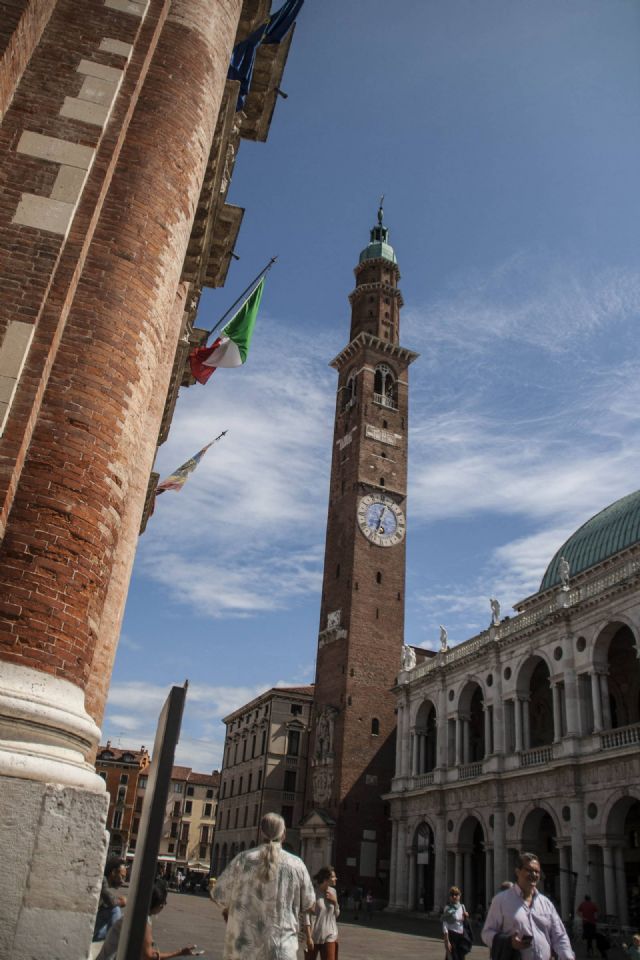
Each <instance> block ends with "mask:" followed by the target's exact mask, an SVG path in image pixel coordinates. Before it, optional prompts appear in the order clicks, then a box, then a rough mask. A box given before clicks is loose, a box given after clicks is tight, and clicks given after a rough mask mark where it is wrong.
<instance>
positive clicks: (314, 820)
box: [301, 205, 417, 896]
mask: <svg viewBox="0 0 640 960" xmlns="http://www.w3.org/2000/svg"><path fill="white" fill-rule="evenodd" d="M355 277H356V285H355V289H354V290H353V292H352V293H351V294H350V296H349V300H350V302H351V330H350V339H349V343H348V344H347V346H346V347H345V348H344V350H342V352H341V353H340V354H338V356H337V357H336V358H335V359H334V360H333V361H332V363H331V365H332V366H333V367H334V368H335V369H336V370H337V372H338V389H337V399H336V413H335V429H334V439H333V458H332V464H331V485H330V492H329V512H328V520H327V535H326V546H325V561H324V579H323V586H322V602H321V607H320V631H319V636H318V653H317V663H316V679H315V692H314V709H313V721H312V737H311V741H310V758H309V775H308V777H307V802H306V809H307V811H308V812H307V814H306V816H305V818H304V820H303V822H302V824H301V838H302V841H303V856H304V859H305V861H306V862H307V865H308V866H309V868H310V870H311V871H312V872H315V871H316V870H317V869H318V868H319V867H320V866H322V865H324V864H327V863H333V864H335V866H336V870H337V871H338V877H339V883H340V885H343V884H344V885H346V886H349V887H352V886H355V885H357V884H359V885H361V886H362V887H364V888H365V889H368V888H371V890H372V892H373V893H374V896H375V895H377V896H381V895H384V893H385V891H386V888H387V881H388V874H389V858H390V825H389V820H388V815H387V814H386V811H385V809H384V803H383V801H382V800H381V796H382V794H384V793H386V792H387V791H389V790H390V787H391V778H392V776H393V769H394V754H395V715H394V699H393V697H392V695H391V693H390V688H391V687H392V686H393V684H394V681H395V677H396V675H397V673H398V671H399V670H400V659H401V653H402V645H403V642H404V588H405V533H406V495H407V430H408V369H409V365H410V364H411V363H412V362H413V361H414V360H415V359H416V357H417V354H415V353H412V352H411V351H410V350H406V349H405V348H404V347H401V346H400V343H399V328H400V308H401V306H402V302H403V301H402V295H401V293H400V290H399V289H398V280H399V279H400V271H399V270H398V264H397V260H396V255H395V253H394V251H393V248H392V247H391V246H390V244H389V231H388V230H387V228H386V227H385V226H384V223H383V211H382V205H381V206H380V209H379V210H378V223H377V225H376V226H374V227H373V229H372V230H371V239H370V241H369V243H368V244H367V246H366V247H365V248H364V250H363V251H362V253H361V254H360V258H359V261H358V265H357V267H356V268H355Z"/></svg>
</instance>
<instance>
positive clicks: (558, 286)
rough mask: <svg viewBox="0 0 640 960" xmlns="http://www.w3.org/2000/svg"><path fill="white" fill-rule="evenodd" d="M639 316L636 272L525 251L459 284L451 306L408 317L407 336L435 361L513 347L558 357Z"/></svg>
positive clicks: (639, 288) (446, 304)
mask: <svg viewBox="0 0 640 960" xmlns="http://www.w3.org/2000/svg"><path fill="white" fill-rule="evenodd" d="M639 312H640V276H639V275H638V273H637V272H636V271H631V270H623V269H614V268H610V269H606V270H600V271H592V272H588V271H586V270H584V268H580V267H578V265H576V264H570V263H567V262H566V261H565V262H556V263H550V262H549V261H546V260H545V259H544V258H543V257H540V256H535V255H533V254H532V253H530V252H526V251H520V252H518V253H516V254H514V255H513V256H512V257H510V258H509V259H507V260H506V261H505V262H503V263H501V264H498V265H496V266H495V267H494V268H493V269H492V270H490V271H487V272H486V273H484V274H479V273H477V272H476V273H474V274H467V275H465V276H458V277H456V278H455V280H454V282H453V283H452V286H451V290H450V293H449V295H448V296H447V297H446V298H442V299H440V300H439V301H437V302H435V303H432V304H430V305H429V306H428V308H426V309H424V308H422V309H416V308H413V309H410V310H407V311H405V314H404V315H403V328H404V332H405V337H407V338H408V339H409V338H410V339H411V340H412V341H415V342H416V343H417V344H418V347H419V344H420V342H421V341H424V342H425V343H426V344H428V346H429V349H430V351H434V350H435V351H436V353H437V352H438V351H439V350H440V348H442V347H443V346H444V347H454V348H455V349H460V350H464V352H465V353H466V354H469V353H473V352H486V351H491V350H493V351H495V350H496V349H499V348H500V345H501V344H502V343H504V341H515V342H516V344H517V345H519V346H521V345H523V344H530V345H532V346H535V347H538V348H542V349H544V350H545V351H547V352H548V353H551V354H558V353H563V352H565V351H568V350H571V351H573V350H574V349H575V346H576V342H577V341H578V340H579V339H585V338H588V337H589V335H591V334H593V333H595V332H597V331H599V330H602V329H603V328H608V327H611V326H612V325H613V324H617V323H621V322H628V321H629V320H632V319H634V318H635V317H636V316H637V314H638V313H639ZM497 369H498V370H499V368H497Z"/></svg>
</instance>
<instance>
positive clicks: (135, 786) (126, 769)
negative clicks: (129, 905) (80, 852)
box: [96, 741, 220, 877]
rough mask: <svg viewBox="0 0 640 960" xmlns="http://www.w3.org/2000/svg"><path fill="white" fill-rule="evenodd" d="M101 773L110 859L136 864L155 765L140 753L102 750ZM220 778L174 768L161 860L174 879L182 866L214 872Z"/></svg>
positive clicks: (142, 750) (215, 774)
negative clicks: (117, 858) (144, 805)
mask: <svg viewBox="0 0 640 960" xmlns="http://www.w3.org/2000/svg"><path fill="white" fill-rule="evenodd" d="M96 771H97V772H98V774H99V775H100V776H101V777H102V779H103V780H104V781H105V783H106V786H107V791H108V793H109V814H108V819H107V827H108V830H109V856H114V857H116V856H117V857H122V858H123V859H128V860H129V861H131V860H133V858H134V856H135V852H136V844H137V840H138V833H139V830H140V818H141V816H142V805H143V803H144V798H145V793H146V789H147V783H148V781H149V775H150V773H151V761H150V759H149V754H148V752H147V750H146V748H145V747H141V748H140V750H130V749H126V748H125V749H120V748H116V747H112V746H111V743H110V741H109V742H107V745H106V746H105V747H100V749H99V750H98V756H97V759H96ZM219 786H220V774H219V773H218V771H217V770H214V771H213V773H197V772H195V771H194V770H192V769H191V767H174V768H173V770H172V771H171V785H170V788H169V797H168V800H167V808H166V815H165V822H164V829H163V833H162V841H161V844H160V851H159V856H158V860H159V862H161V863H164V864H165V869H166V873H167V875H168V876H169V877H171V876H172V875H173V874H174V873H175V872H176V871H177V869H178V868H180V869H182V870H183V871H184V872H185V873H186V871H187V870H199V871H206V872H208V871H209V865H210V863H211V847H212V842H213V832H214V828H215V822H216V807H217V803H218V791H219Z"/></svg>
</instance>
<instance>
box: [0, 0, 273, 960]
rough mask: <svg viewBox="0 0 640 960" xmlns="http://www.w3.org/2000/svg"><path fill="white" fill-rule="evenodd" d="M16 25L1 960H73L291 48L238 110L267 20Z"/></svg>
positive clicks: (0, 639)
mask: <svg viewBox="0 0 640 960" xmlns="http://www.w3.org/2000/svg"><path fill="white" fill-rule="evenodd" d="M0 6H1V13H2V15H1V16H0V110H1V111H2V113H1V116H2V122H1V125H0V181H1V182H2V191H1V196H0V261H1V266H0V303H1V304H2V306H1V308H0V537H1V538H2V541H1V543H0V660H1V661H2V677H1V679H0V797H1V798H2V799H1V802H2V804H3V807H4V805H5V804H6V805H7V808H8V809H9V810H11V809H15V808H19V809H21V810H23V811H24V816H23V824H24V830H23V835H22V837H21V840H20V843H19V844H18V845H17V846H16V845H15V836H14V834H13V832H10V833H6V834H5V833H4V832H0V849H2V853H3V858H4V862H5V874H4V876H5V880H4V882H3V881H0V899H1V900H2V902H3V903H4V904H5V910H4V911H3V913H4V915H3V917H2V920H0V955H2V956H5V955H6V956H9V955H11V956H12V957H14V958H15V960H21V958H23V957H31V956H34V955H36V956H47V957H48V958H49V960H58V958H60V960H63V958H64V960H66V958H67V957H69V956H70V955H74V956H82V955H84V954H85V952H86V951H85V947H86V945H87V944H88V941H89V939H90V934H91V920H92V916H93V913H94V911H95V906H96V902H97V896H98V890H99V881H100V875H101V870H102V863H103V861H104V857H105V854H106V841H105V830H104V827H105V822H106V816H107V796H106V793H105V789H104V782H103V780H102V778H100V777H99V776H97V774H96V772H95V769H94V767H93V763H92V758H93V756H94V753H95V749H96V747H97V745H98V742H99V724H100V723H101V721H102V715H103V710H104V703H105V699H106V695H107V690H108V686H109V679H110V675H111V669H112V664H113V659H114V656H115V650H116V645H117V640H118V635H119V630H120V624H121V619H122V612H123V608H124V603H125V598H126V593H127V589H128V583H129V578H130V573H131V567H132V563H133V557H134V552H135V546H136V541H137V537H138V531H139V529H140V526H141V522H143V521H144V518H145V515H146V513H148V508H149V505H150V502H151V499H152V493H153V484H154V478H153V475H152V481H151V487H150V484H149V477H150V472H151V469H152V466H153V461H154V456H155V452H156V447H157V444H158V443H159V442H162V441H163V440H164V439H165V438H166V433H167V430H168V427H169V423H170V420H171V415H172V411H173V406H174V404H175V400H176V395H177V391H178V388H179V386H180V384H181V383H183V382H185V374H184V364H185V357H186V353H187V352H188V349H189V345H190V342H198V341H199V338H200V334H199V333H198V332H197V331H196V330H194V329H193V322H194V318H195V312H196V309H197V305H198V300H199V296H200V292H201V290H202V287H203V286H204V285H209V286H220V285H221V284H222V283H223V282H224V278H225V275H226V270H227V267H228V264H229V261H230V257H231V253H232V251H233V244H234V241H235V237H236V234H237V231H238V229H239V226H240V222H241V219H242V210H241V209H240V208H237V207H232V206H230V205H228V204H227V203H226V193H227V189H228V185H229V180H230V177H231V174H232V171H233V165H234V161H235V157H236V154H237V149H238V145H239V142H240V140H241V139H242V138H243V137H244V138H250V139H253V140H264V139H265V138H266V135H267V131H268V128H269V123H270V119H271V115H272V113H273V109H274V105H275V101H276V99H277V96H278V94H277V88H278V86H279V83H280V77H281V74H282V70H283V67H284V63H285V61H286V56H287V52H288V49H289V43H290V41H291V33H290V34H289V35H288V37H287V39H286V40H285V41H283V42H282V43H280V44H277V45H274V46H269V47H263V48H261V49H260V51H259V53H258V57H257V61H256V69H255V73H254V83H253V88H252V92H251V94H250V96H249V97H248V99H247V102H246V105H245V109H244V111H243V112H236V99H237V92H238V84H237V83H230V82H228V81H227V79H226V76H227V67H228V64H229V59H230V55H231V51H232V48H233V45H234V42H235V41H236V39H241V38H242V37H244V36H246V35H247V34H248V33H249V32H250V31H251V30H252V29H253V28H254V27H255V26H256V25H257V24H258V23H260V22H261V21H263V20H264V18H265V16H266V15H267V14H268V12H269V6H270V4H269V2H268V0H83V2H82V3H78V2H77V0H5V2H4V3H2V4H1V5H0ZM61 816H63V817H64V818H65V822H66V823H67V829H66V830H65V832H64V839H62V835H61V834H60V831H59V830H58V829H57V827H58V823H59V820H60V817H61ZM7 820H8V818H7V817H1V818H0V821H2V822H7ZM2 830H3V828H2V827H0V831H2ZM60 863H66V864H68V863H74V865H75V866H74V873H73V877H69V878H68V882H67V880H65V882H64V883H60V877H59V864H60ZM54 878H55V879H54ZM4 884H7V887H6V889H5V887H4ZM49 921H51V922H49Z"/></svg>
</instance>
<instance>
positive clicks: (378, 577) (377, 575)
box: [376, 570, 382, 583]
mask: <svg viewBox="0 0 640 960" xmlns="http://www.w3.org/2000/svg"><path fill="white" fill-rule="evenodd" d="M376 583H382V574H381V573H380V571H379V570H378V572H377V573H376Z"/></svg>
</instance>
